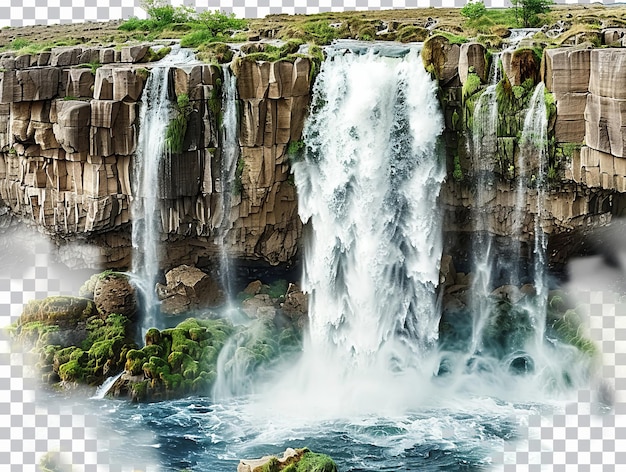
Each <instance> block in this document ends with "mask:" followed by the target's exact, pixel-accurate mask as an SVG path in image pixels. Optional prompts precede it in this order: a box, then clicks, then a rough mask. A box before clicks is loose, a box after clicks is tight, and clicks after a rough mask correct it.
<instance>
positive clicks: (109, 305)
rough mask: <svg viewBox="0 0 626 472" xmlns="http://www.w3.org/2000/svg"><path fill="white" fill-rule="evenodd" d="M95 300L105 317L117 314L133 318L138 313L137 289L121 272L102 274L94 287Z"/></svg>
mask: <svg viewBox="0 0 626 472" xmlns="http://www.w3.org/2000/svg"><path fill="white" fill-rule="evenodd" d="M93 300H94V303H95V304H96V307H97V308H98V311H99V312H100V313H102V314H103V315H110V314H111V313H116V314H118V315H124V316H126V317H128V318H132V317H133V316H134V315H135V313H136V312H137V299H136V297H135V288H134V287H133V286H132V284H131V283H130V280H129V278H128V276H127V275H126V274H122V273H120V272H109V273H107V272H104V273H102V274H100V276H99V277H98V280H97V281H96V283H95V285H94V289H93Z"/></svg>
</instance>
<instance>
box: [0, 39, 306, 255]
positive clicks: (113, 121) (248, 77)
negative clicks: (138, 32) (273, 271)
mask: <svg viewBox="0 0 626 472" xmlns="http://www.w3.org/2000/svg"><path fill="white" fill-rule="evenodd" d="M148 55H150V49H149V48H148V46H147V45H145V46H136V47H125V48H122V49H121V51H116V50H114V49H110V48H103V49H91V48H90V49H82V48H55V49H53V50H52V51H51V52H50V53H41V54H37V55H34V56H19V57H13V56H10V55H4V56H2V57H1V58H0V67H1V68H2V69H0V70H1V71H2V72H0V198H1V200H2V202H1V203H2V205H3V206H5V207H8V208H9V209H10V210H11V213H12V214H13V215H14V216H17V217H18V218H19V219H20V220H22V221H27V222H30V223H32V224H36V225H37V226H38V227H39V228H41V229H42V230H43V231H45V232H47V233H49V234H51V235H53V236H54V237H56V238H57V239H77V238H78V239H87V240H88V241H91V242H94V243H96V244H97V245H99V246H101V248H102V251H101V252H102V260H101V261H96V262H99V263H102V262H104V263H105V265H107V266H110V267H128V266H129V263H130V238H129V236H128V227H129V224H130V222H131V220H132V215H131V214H130V201H131V200H132V198H133V197H135V196H136V195H135V193H134V192H135V190H134V189H133V188H132V184H131V182H132V179H131V175H132V172H133V169H134V164H135V162H136V160H137V159H138V158H139V157H138V156H136V155H135V151H136V146H137V135H138V130H139V127H140V126H141V123H139V122H138V121H139V120H138V116H139V103H138V101H139V100H140V97H141V94H142V91H143V87H144V85H145V80H146V77H147V75H148V74H149V73H150V71H149V69H150V67H151V66H152V64H149V63H146V64H144V63H141V61H142V60H144V59H145V57H146V56H148ZM88 63H91V64H92V65H93V64H96V63H99V64H102V65H101V66H100V67H97V68H96V67H95V66H93V67H83V66H85V65H89V64H88ZM94 70H95V73H94ZM237 72H238V75H239V94H240V105H241V107H240V108H241V140H240V141H241V159H240V162H239V163H238V170H239V174H240V175H239V176H238V179H240V182H238V183H237V187H238V190H237V191H236V192H237V194H236V195H234V197H233V198H232V199H231V201H232V208H230V214H229V215H227V217H228V219H229V225H227V226H229V227H230V229H229V231H228V234H227V237H226V240H225V243H226V245H227V247H228V252H229V253H230V255H231V256H232V257H236V258H244V259H256V260H264V261H266V262H269V263H270V264H278V263H281V262H286V261H288V260H290V259H291V258H292V257H293V255H294V254H295V252H296V250H297V242H298V239H299V237H300V234H301V224H300V221H299V218H298V217H297V208H296V195H295V188H294V186H293V184H291V183H290V182H289V178H288V177H289V164H288V159H287V155H286V154H287V152H286V151H287V147H288V144H289V142H290V141H293V140H298V139H299V138H300V134H301V132H302V126H303V123H304V117H305V113H306V110H307V107H308V101H309V89H310V64H309V61H308V59H305V58H298V59H296V60H295V62H293V63H291V62H278V63H273V64H270V63H267V62H261V63H255V62H247V61H242V62H241V63H240V64H239V67H238V69H237ZM170 77H171V84H172V87H171V88H172V89H173V90H171V92H172V93H171V95H172V99H173V100H174V99H175V97H174V95H176V96H178V95H181V94H187V95H188V97H189V99H190V104H191V108H192V110H193V111H192V113H191V116H190V118H189V123H188V126H187V133H186V136H185V139H184V143H183V152H182V153H180V154H176V155H173V156H170V157H169V158H168V159H166V162H165V164H164V166H165V168H164V169H163V175H164V180H163V182H162V183H161V187H162V189H161V191H160V192H159V193H160V197H161V200H160V212H161V221H162V233H163V236H162V238H161V239H162V240H163V241H164V242H165V243H166V244H167V245H168V247H167V249H168V250H167V251H165V252H166V253H167V254H168V255H169V256H170V259H172V260H171V261H168V260H165V261H163V265H164V266H168V265H169V266H171V265H172V262H173V261H175V262H177V263H192V264H193V263H196V262H198V259H199V258H201V257H203V256H206V257H211V255H212V254H214V253H215V251H216V247H215V246H216V245H215V237H216V233H217V229H218V226H220V222H221V221H222V219H223V218H222V215H223V213H224V211H223V209H222V208H221V202H222V201H223V199H222V198H221V196H220V193H221V192H222V191H223V190H224V189H223V188H222V187H223V184H222V183H221V182H220V175H221V172H220V169H221V145H222V143H221V141H220V133H219V122H220V114H221V113H222V110H220V104H221V97H220V90H221V82H222V74H221V70H220V69H219V68H217V67H216V66H209V65H206V64H195V65H184V66H179V67H173V68H172V69H171V70H170Z"/></svg>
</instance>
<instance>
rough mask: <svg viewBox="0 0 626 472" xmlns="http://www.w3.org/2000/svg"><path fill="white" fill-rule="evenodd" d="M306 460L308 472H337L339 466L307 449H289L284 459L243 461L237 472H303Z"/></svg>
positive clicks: (268, 458) (271, 458) (284, 454)
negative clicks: (284, 470)
mask: <svg viewBox="0 0 626 472" xmlns="http://www.w3.org/2000/svg"><path fill="white" fill-rule="evenodd" d="M304 460H306V462H307V464H309V467H308V468H307V469H306V470H307V471H320V472H322V471H323V472H337V465H336V464H335V462H334V461H333V460H332V459H331V458H330V457H328V456H326V455H324V454H317V453H314V452H311V451H310V450H308V449H307V448H303V449H292V448H290V447H289V448H287V449H286V450H285V452H283V455H282V457H276V456H264V457H262V458H260V459H241V460H240V461H239V465H238V466H237V472H279V471H281V470H283V469H287V468H289V469H290V470H291V469H293V470H301V468H300V467H297V464H298V463H299V462H300V461H304Z"/></svg>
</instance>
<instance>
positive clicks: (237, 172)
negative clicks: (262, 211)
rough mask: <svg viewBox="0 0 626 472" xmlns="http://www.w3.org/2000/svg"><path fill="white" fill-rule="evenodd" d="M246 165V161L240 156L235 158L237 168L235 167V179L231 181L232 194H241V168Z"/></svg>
mask: <svg viewBox="0 0 626 472" xmlns="http://www.w3.org/2000/svg"><path fill="white" fill-rule="evenodd" d="M245 167H246V161H245V160H244V158H243V157H242V156H239V159H237V168H236V169H235V181H234V182H233V188H232V192H233V195H241V193H242V192H243V170H244V169H245Z"/></svg>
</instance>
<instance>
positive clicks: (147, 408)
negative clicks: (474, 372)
mask: <svg viewBox="0 0 626 472" xmlns="http://www.w3.org/2000/svg"><path fill="white" fill-rule="evenodd" d="M254 402H255V399H254V398H253V397H247V398H241V399H238V400H233V401H232V402H229V403H221V404H217V403H212V402H211V401H210V400H208V399H206V398H187V399H183V400H178V401H167V402H160V403H152V404H130V403H128V402H125V401H118V400H93V401H92V402H91V403H90V406H91V407H92V408H93V412H94V413H96V414H98V416H99V418H100V424H101V429H100V432H99V434H100V436H101V438H108V439H109V440H110V449H109V455H110V459H111V464H120V465H123V466H124V467H129V468H130V467H134V468H137V469H141V470H146V468H147V469H150V468H151V467H152V468H154V470H162V471H179V470H183V469H187V470H191V471H235V470H236V468H237V464H238V463H239V459H240V458H255V457H261V456H264V455H267V454H278V455H280V454H281V453H282V451H284V450H285V449H286V448H287V447H308V448H310V449H312V450H314V451H317V452H323V453H325V454H328V455H330V456H331V457H333V459H334V460H335V461H336V462H337V464H338V466H339V470H341V471H344V472H348V471H391V470H394V471H395V470H419V471H440V470H441V471H443V470H445V471H457V470H458V471H483V470H490V469H491V468H492V467H493V466H494V465H495V463H494V458H496V459H495V461H496V462H497V457H498V455H499V454H500V455H501V454H502V451H503V450H504V444H505V442H512V441H515V440H517V439H519V438H520V436H519V433H518V427H519V426H520V425H523V424H525V419H524V418H526V417H527V416H528V414H530V413H532V412H533V411H534V407H532V406H529V405H520V404H517V405H515V404H510V403H505V402H499V401H496V400H493V399H490V398H475V399H473V400H471V401H466V402H464V403H465V405H464V406H463V407H462V408H461V407H459V408H454V407H449V406H446V407H439V408H425V409H423V410H420V411H414V412H408V413H405V414H402V415H399V416H395V417H394V416H391V417H379V416H376V415H369V416H363V417H356V418H349V419H347V418H346V419H335V420H332V421H310V420H309V421H304V422H299V421H298V420H297V419H295V418H287V417H281V416H280V415H276V416H275V417H274V418H273V419H272V420H264V421H257V420H255V419H254V416H249V415H250V411H251V407H252V406H253V405H254ZM129 470H132V469H129Z"/></svg>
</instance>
